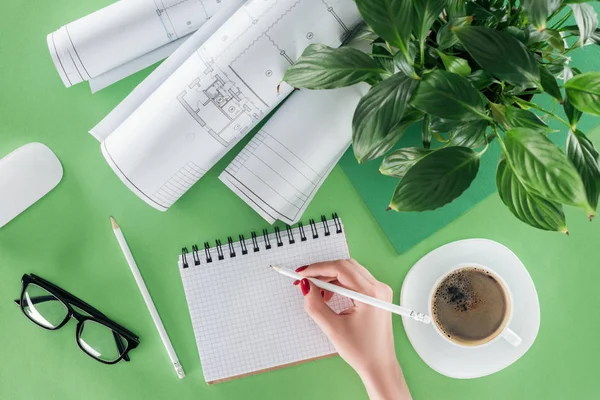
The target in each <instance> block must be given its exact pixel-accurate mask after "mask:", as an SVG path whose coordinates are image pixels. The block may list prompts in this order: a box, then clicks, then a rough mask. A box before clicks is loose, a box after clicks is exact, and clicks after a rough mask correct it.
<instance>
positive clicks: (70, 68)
mask: <svg viewBox="0 0 600 400" xmlns="http://www.w3.org/2000/svg"><path fill="white" fill-rule="evenodd" d="M229 1H235V0H121V1H118V2H116V3H114V4H111V5H109V6H107V7H105V8H103V9H101V10H98V11H96V12H94V13H92V14H89V15H87V16H85V17H83V18H80V19H78V20H76V21H73V22H71V23H69V24H67V25H64V26H62V27H61V28H60V29H58V30H57V31H55V32H52V33H50V34H49V35H48V37H47V44H48V49H49V50H50V55H51V56H52V60H53V62H54V65H55V67H56V70H57V71H58V74H59V76H60V78H61V79H62V81H63V83H64V84H65V86H67V87H69V86H72V85H75V84H77V83H80V82H83V81H90V85H91V86H92V89H93V91H96V90H99V89H101V88H103V87H106V86H108V85H110V84H111V83H113V82H114V81H116V80H119V79H122V78H124V77H125V76H127V75H130V74H132V73H134V72H137V71H139V70H141V69H142V68H145V67H147V66H149V65H151V64H153V63H155V62H157V61H159V60H161V59H163V58H165V57H167V56H168V55H170V54H171V53H172V52H173V51H174V50H175V49H176V48H177V47H178V46H179V45H180V44H181V43H182V42H183V41H184V40H185V39H186V38H187V37H188V36H189V35H190V34H191V33H192V32H194V31H196V30H197V29H198V28H199V27H201V26H202V25H204V24H205V23H206V21H208V20H209V19H210V18H212V17H213V16H214V15H215V14H216V13H217V12H219V11H220V10H221V9H222V8H223V7H224V4H225V3H227V2H229Z"/></svg>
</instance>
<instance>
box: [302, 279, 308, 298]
mask: <svg viewBox="0 0 600 400" xmlns="http://www.w3.org/2000/svg"><path fill="white" fill-rule="evenodd" d="M300 289H301V290H302V295H303V296H306V295H307V294H308V292H310V283H308V279H306V278H304V279H302V281H300Z"/></svg>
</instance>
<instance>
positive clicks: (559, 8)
mask: <svg viewBox="0 0 600 400" xmlns="http://www.w3.org/2000/svg"><path fill="white" fill-rule="evenodd" d="M565 7H566V4H562V5H561V6H560V7H558V8H557V9H556V11H554V12H553V13H552V14H550V16H549V17H548V19H547V20H546V21H550V20H552V18H554V17H556V16H557V15H558V14H560V12H561V11H562V10H564V9H565ZM550 29H554V28H550Z"/></svg>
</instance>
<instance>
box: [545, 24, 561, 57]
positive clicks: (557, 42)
mask: <svg viewBox="0 0 600 400" xmlns="http://www.w3.org/2000/svg"><path fill="white" fill-rule="evenodd" d="M545 32H546V33H547V34H548V43H549V44H550V46H552V47H553V48H554V49H555V50H557V51H558V52H559V53H562V52H563V51H565V40H564V39H563V38H562V36H560V33H559V32H557V31H553V30H551V29H546V30H545Z"/></svg>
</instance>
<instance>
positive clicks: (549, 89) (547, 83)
mask: <svg viewBox="0 0 600 400" xmlns="http://www.w3.org/2000/svg"><path fill="white" fill-rule="evenodd" d="M540 83H541V85H542V89H544V91H545V92H546V93H548V94H549V95H550V96H552V97H554V98H555V99H556V100H558V101H559V103H561V104H562V102H563V97H562V93H561V92H560V88H559V87H558V82H556V78H555V77H554V75H552V74H551V73H550V71H548V69H547V68H546V67H544V66H543V65H542V64H540Z"/></svg>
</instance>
